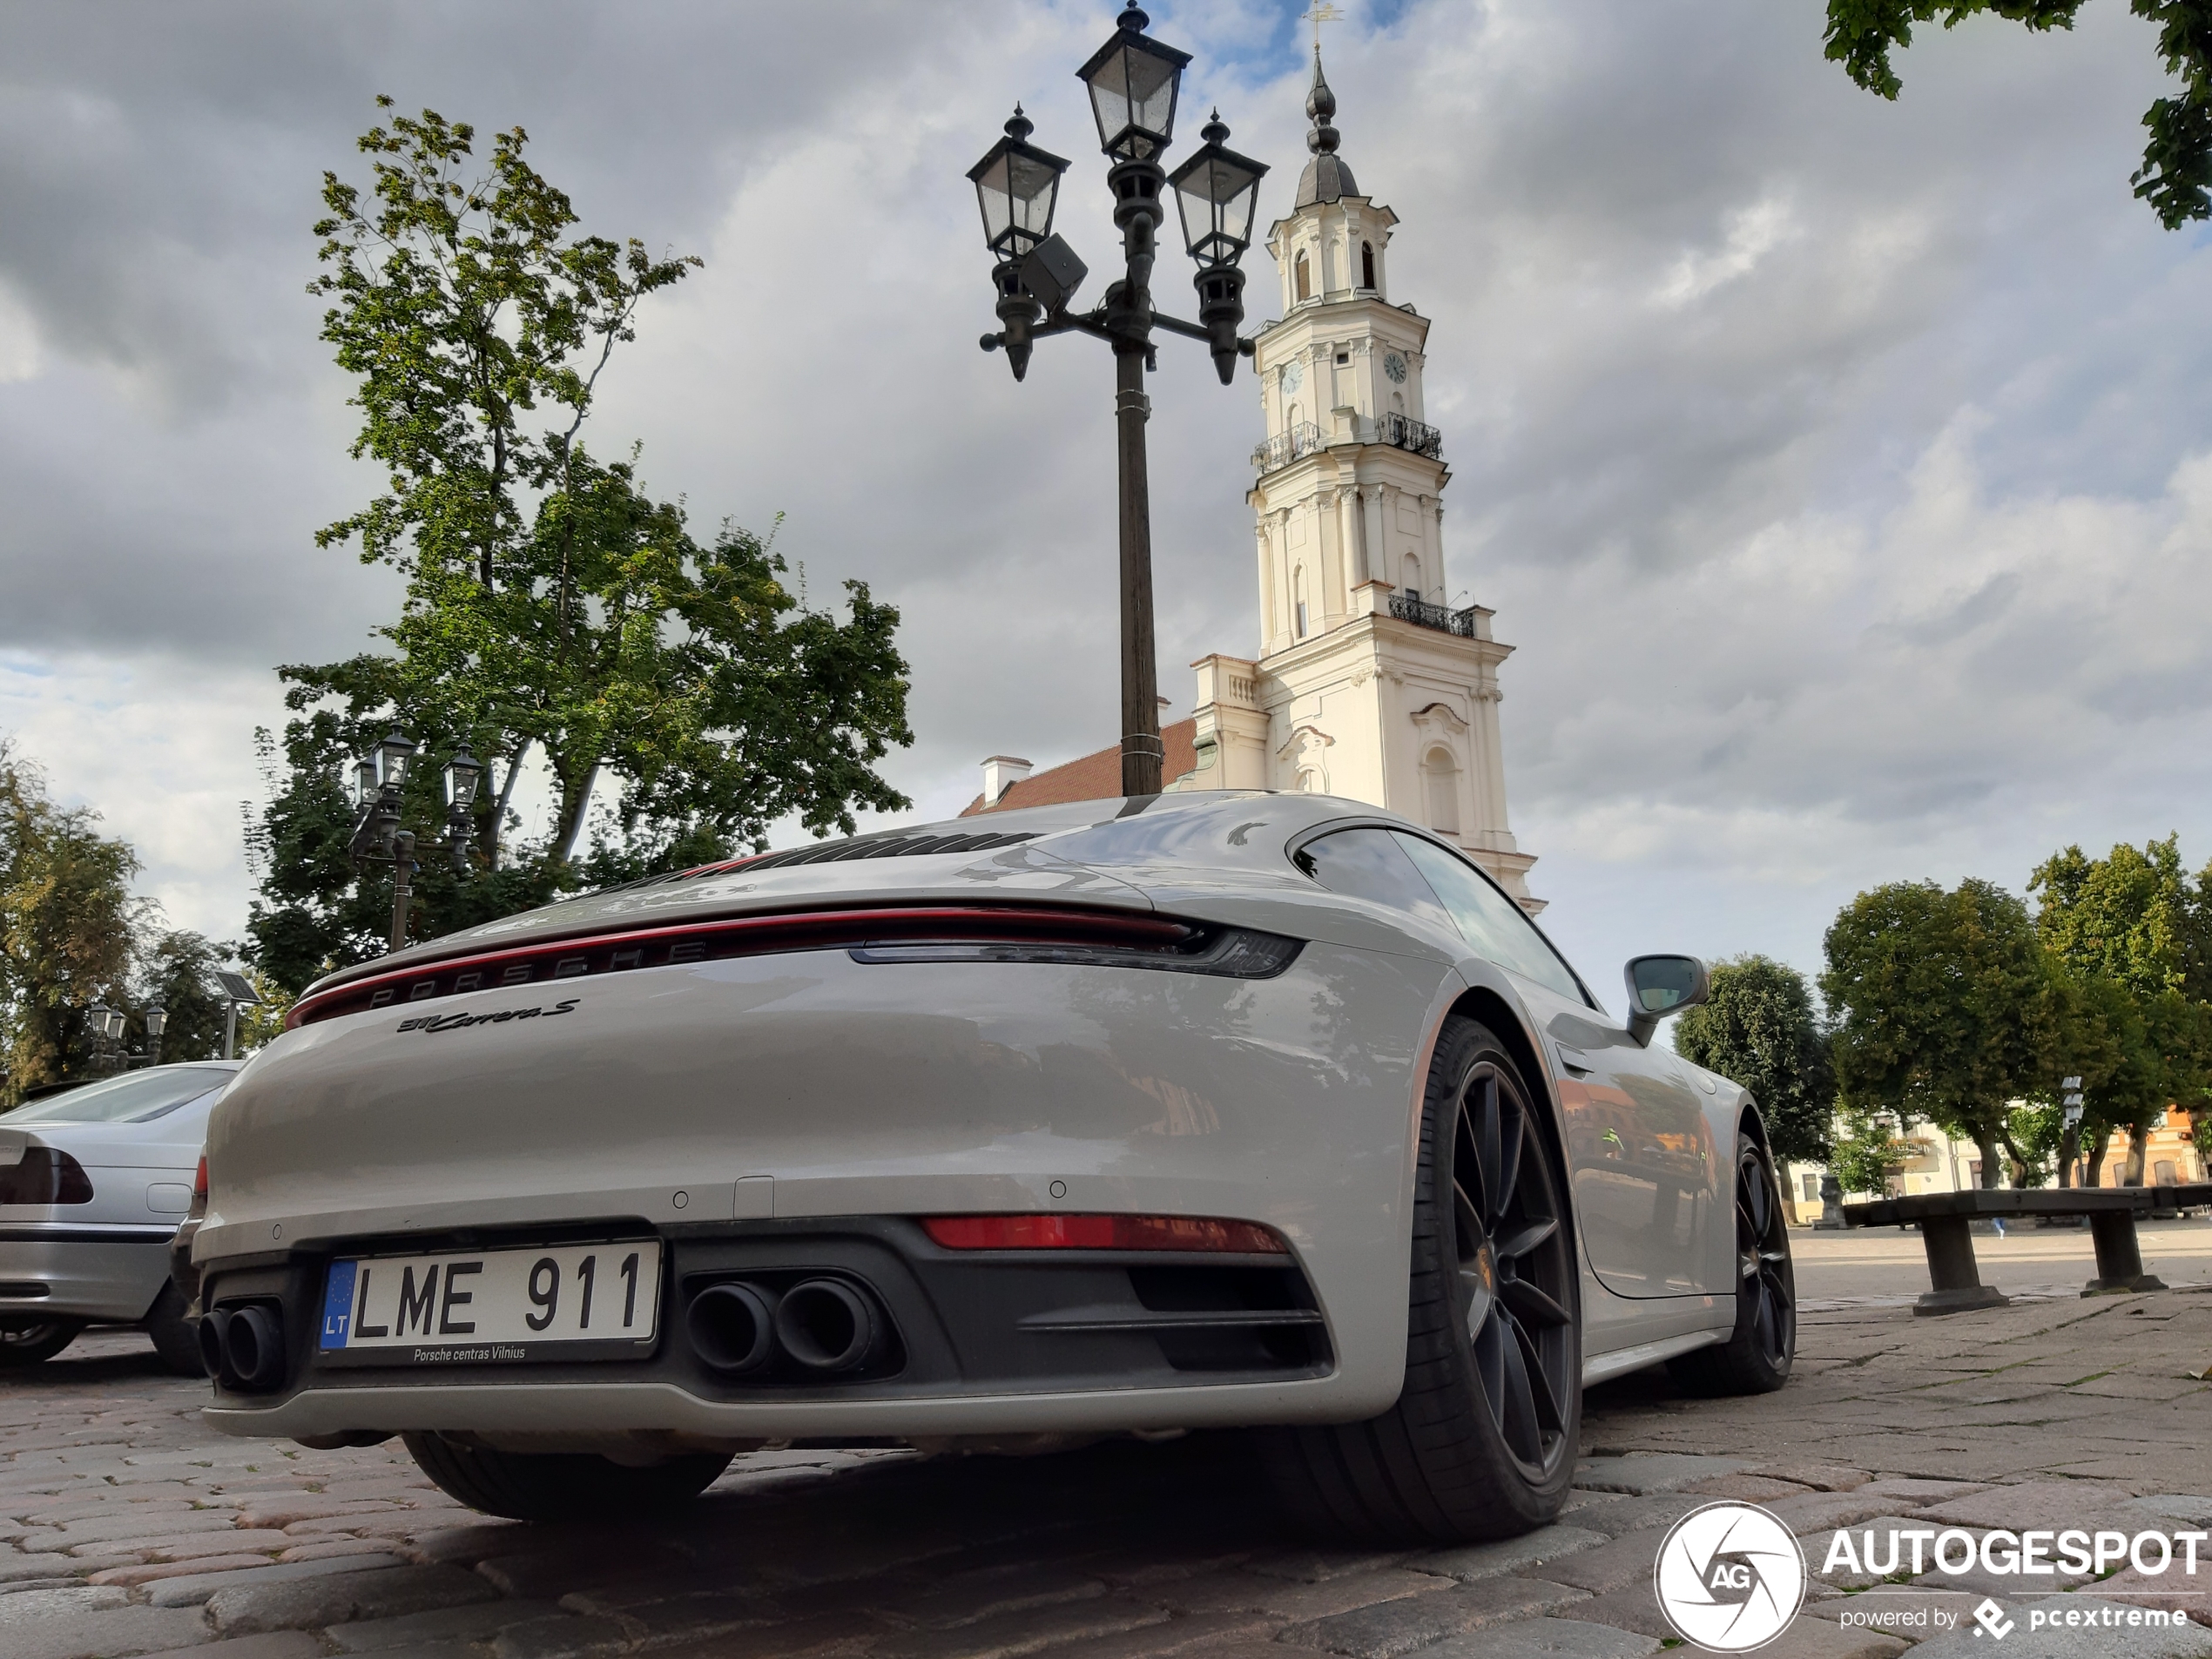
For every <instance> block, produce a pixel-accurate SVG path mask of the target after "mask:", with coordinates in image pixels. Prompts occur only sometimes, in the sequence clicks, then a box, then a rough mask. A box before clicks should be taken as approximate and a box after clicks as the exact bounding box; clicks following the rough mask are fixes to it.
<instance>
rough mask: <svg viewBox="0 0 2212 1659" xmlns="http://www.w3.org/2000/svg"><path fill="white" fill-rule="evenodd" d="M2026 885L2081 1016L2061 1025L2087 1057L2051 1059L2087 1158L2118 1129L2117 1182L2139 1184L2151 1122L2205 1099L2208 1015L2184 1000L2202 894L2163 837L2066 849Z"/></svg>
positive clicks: (2210, 1053) (2198, 947) (2198, 959)
mask: <svg viewBox="0 0 2212 1659" xmlns="http://www.w3.org/2000/svg"><path fill="white" fill-rule="evenodd" d="M2028 889H2029V891H2030V892H2032V893H2034V894H2037V896H2038V898H2039V900H2040V909H2039V911H2038V912H2037V915H2036V928H2037V932H2038V934H2040V937H2041V939H2042V941H2043V944H2044V948H2046V949H2047V950H2048V951H2049V952H2050V954H2051V955H2052V956H2053V957H2054V959H2055V960H2056V961H2058V962H2060V964H2062V965H2063V968H2064V969H2065V972H2066V974H2067V977H2068V979H2069V980H2071V981H2073V983H2074V986H2075V987H2076V992H2075V995H2076V999H2077V1001H2078V1002H2079V1003H2080V1004H2081V1005H2082V1006H2083V1007H2084V1008H2086V1009H2087V1014H2088V1016H2089V1017H2088V1018H2087V1019H2077V1020H2076V1021H2073V1022H2068V1023H2067V1027H2066V1028H2065V1035H2066V1039H2067V1041H2068V1042H2071V1043H2073V1044H2074V1045H2075V1046H2079V1047H2081V1048H2083V1049H2086V1050H2087V1053H2086V1055H2084V1057H2083V1060H2082V1062H2081V1063H2076V1061H2075V1060H2074V1057H2073V1056H2072V1055H2071V1054H2070V1053H2063V1052H2062V1053H2061V1054H2060V1062H2061V1063H2062V1065H2063V1066H2064V1068H2065V1069H2067V1070H2068V1071H2070V1072H2073V1073H2074V1074H2075V1075H2078V1076H2080V1078H2081V1079H2082V1093H2083V1095H2084V1096H2085V1097H2086V1099H2085V1115H2084V1119H2083V1127H2084V1129H2085V1130H2087V1132H2088V1133H2089V1134H2090V1135H2091V1136H2093V1137H2094V1143H2095V1145H2096V1152H2095V1154H2094V1155H2093V1162H2094V1163H2101V1162H2102V1150H2103V1147H2102V1140H2103V1137H2104V1136H2108V1135H2109V1134H2110V1132H2111V1131H2112V1130H2115V1129H2124V1130H2127V1131H2128V1167H2127V1170H2126V1173H2125V1175H2124V1177H2122V1178H2123V1179H2124V1180H2125V1181H2126V1182H2127V1184H2128V1185H2131V1186H2135V1185H2140V1184H2141V1182H2142V1178H2143V1150H2144V1146H2145V1143H2146V1142H2147V1141H2148V1137H2149V1135H2150V1130H2151V1128H2152V1126H2153V1124H2155V1123H2156V1122H2157V1121H2158V1120H2159V1118H2160V1116H2161V1114H2162V1113H2164V1112H2165V1111H2166V1109H2168V1107H2169V1106H2176V1105H2178V1106H2182V1107H2184V1108H2186V1109H2189V1110H2191V1111H2193V1112H2194V1111H2196V1110H2199V1109H2202V1107H2203V1106H2204V1105H2205V1104H2206V1103H2207V1101H2208V1098H2212V1009H2208V1008H2206V1006H2205V1005H2204V1004H2203V1003H2202V1001H2198V1000H2197V999H2196V997H2195V996H2194V995H2191V991H2192V987H2193V982H2195V981H2201V978H2202V943H2201V934H2202V917H2203V914H2204V908H2205V907H2204V903H2203V894H2202V891H2201V889H2200V887H2199V885H2198V884H2196V883H2194V882H2192V881H2191V880H2190V879H2189V877H2188V872H2187V871H2186V870H2185V869H2184V868H2183V867H2182V857H2181V850H2180V841H2179V838H2178V837H2176V836H2172V835H2169V836H2168V837H2167V838H2166V840H2162V841H2151V842H2148V843H2147V844H2146V845H2145V846H2141V847H2140V848H2138V847H2134V846H2127V845H2125V844H2122V845H2121V846H2115V847H2114V848H2113V849H2112V851H2111V852H2110V853H2107V854H2106V855H2105V856H2104V857H2103V858H2101V859H2092V858H2089V857H2087V856H2086V855H2085V854H2084V853H2082V851H2081V849H2080V847H2078V846H2069V847H2067V848H2066V849H2065V851H2063V852H2061V853H2054V854H2053V855H2052V856H2051V857H2050V858H2048V859H2047V860H2044V861H2043V862H2042V863H2041V864H2040V865H2038V866H2037V867H2036V869H2035V873H2034V874H2033V877H2032V878H2031V879H2030V880H2029V883H2028ZM2100 1131H2102V1135H2100ZM2060 1156H2061V1159H2062V1161H2063V1160H2064V1159H2066V1158H2067V1157H2070V1156H2071V1149H2070V1148H2064V1147H2062V1148H2061V1152H2060Z"/></svg>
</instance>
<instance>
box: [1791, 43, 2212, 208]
mask: <svg viewBox="0 0 2212 1659" xmlns="http://www.w3.org/2000/svg"><path fill="white" fill-rule="evenodd" d="M2080 10H2081V0H1828V32H1827V42H1828V45H1827V52H1828V57H1830V58H1831V60H1832V61H1834V62H1836V63H1839V64H1842V65H1843V66H1844V72H1845V73H1847V74H1848V75H1850V77H1851V79H1852V80H1854V81H1856V82H1858V84H1859V85H1861V86H1863V87H1865V89H1866V90H1867V91H1870V92H1878V93H1879V94H1881V96H1882V97H1884V98H1895V97H1897V95H1898V91H1899V89H1900V87H1901V85H1902V83H1901V82H1899V81H1898V78H1897V73H1896V71H1894V70H1893V69H1892V67H1891V65H1890V51H1891V49H1892V48H1893V47H1898V46H1909V45H1911V44H1912V25H1913V24H1925V23H1932V22H1933V21H1935V20H1936V19H1937V18H1939V17H1940V18H1941V19H1942V20H1943V26H1944V27H1945V28H1946V29H1952V28H1956V27H1957V26H1958V25H1959V24H1960V23H1962V22H1964V21H1965V20H1966V18H1968V17H1974V16H1976V15H1978V14H1979V13H1981V12H1985V11H1986V12H1991V13H1993V14H1994V15H1996V16H1997V17H2006V18H2010V19H2011V20H2012V21H2013V22H2014V23H2019V24H2026V25H2027V27H2028V28H2030V29H2033V30H2051V29H2071V28H2073V27H2074V14H2075V13H2076V12H2078V11H2080ZM2128 10H2131V11H2133V12H2134V14H2135V16H2137V17H2143V18H2147V19H2148V20H2149V21H2150V22H2152V23H2155V24H2157V25H2158V56H2159V58H2160V61H2161V63H2162V64H2164V65H2165V69H2166V72H2167V73H2168V75H2174V76H2178V77H2180V78H2181V82H2182V84H2181V87H2180V89H2179V91H2178V92H2177V93H2176V94H2175V96H2172V97H2168V98H2158V99H2156V100H2155V101H2154V102H2153V103H2152V105H2151V106H2150V108H2149V110H2148V111H2147V112H2146V113H2145V114H2144V116H2143V125H2144V127H2145V128H2146V129H2147V130H2148V132H2149V134H2150V138H2149V140H2148V143H2147V144H2146V145H2144V148H2143V165H2141V167H2139V168H2137V169H2136V170H2135V172H2134V174H2133V175H2131V176H2130V178H2129V180H2128V182H2129V183H2130V184H2132V185H2134V187H2135V194H2136V195H2137V196H2138V197H2139V198H2141V199H2142V200H2144V201H2147V202H2148V203H2149V204H2150V206H2151V210H2152V211H2153V212H2155V213H2156V214H2157V215H2158V219H2159V223H2161V225H2163V226H2166V228H2167V229H2168V230H2169V231H2170V230H2178V229H2179V228H2180V227H2181V226H2183V225H2186V224H2188V222H2189V221H2190V220H2191V219H2212V4H2207V3H2206V0H2128Z"/></svg>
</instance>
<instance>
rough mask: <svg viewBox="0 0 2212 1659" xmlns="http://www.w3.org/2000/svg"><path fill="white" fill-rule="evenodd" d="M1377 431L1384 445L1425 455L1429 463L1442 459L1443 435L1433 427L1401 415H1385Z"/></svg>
mask: <svg viewBox="0 0 2212 1659" xmlns="http://www.w3.org/2000/svg"><path fill="white" fill-rule="evenodd" d="M1377 429H1378V431H1379V435H1380V436H1381V438H1382V441H1383V442H1385V443H1388V444H1395V445H1396V446H1397V447H1398V448H1400V449H1411V450H1412V451H1413V453H1414V454H1415V455H1426V456H1427V457H1428V458H1429V459H1430V460H1431V461H1441V460H1443V459H1444V435H1443V434H1442V433H1441V432H1439V431H1438V430H1437V429H1436V428H1434V427H1433V426H1424V425H1422V424H1421V423H1420V421H1409V420H1407V419H1406V417H1405V416H1404V415H1384V416H1383V417H1382V419H1381V421H1379V422H1378V425H1377Z"/></svg>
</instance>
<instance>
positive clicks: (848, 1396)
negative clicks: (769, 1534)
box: [206, 1217, 1396, 1444]
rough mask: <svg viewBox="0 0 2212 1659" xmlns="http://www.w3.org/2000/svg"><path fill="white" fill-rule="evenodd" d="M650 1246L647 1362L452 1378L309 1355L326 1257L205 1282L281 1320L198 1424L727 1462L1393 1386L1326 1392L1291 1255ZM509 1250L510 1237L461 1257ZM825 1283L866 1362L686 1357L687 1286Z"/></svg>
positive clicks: (698, 1233)
mask: <svg viewBox="0 0 2212 1659" xmlns="http://www.w3.org/2000/svg"><path fill="white" fill-rule="evenodd" d="M628 1231H631V1233H632V1235H633V1236H636V1235H637V1234H639V1233H642V1231H644V1230H643V1229H637V1228H632V1229H630V1230H628ZM662 1237H663V1242H664V1247H665V1249H664V1259H665V1262H666V1266H665V1268H664V1276H663V1282H662V1285H661V1302H660V1308H661V1316H660V1320H659V1329H658V1339H657V1341H656V1344H655V1346H654V1350H653V1352H651V1354H650V1355H647V1356H644V1357H640V1358H625V1359H611V1360H601V1361H561V1360H557V1359H556V1360H541V1361H534V1362H529V1363H525V1364H519V1365H516V1364H509V1365H499V1364H493V1363H484V1362H478V1363H473V1364H454V1363H451V1362H450V1360H449V1359H448V1357H447V1355H446V1354H445V1353H443V1352H439V1351H437V1350H434V1349H428V1348H425V1349H420V1350H401V1351H397V1352H394V1351H390V1350H386V1351H383V1352H381V1354H379V1356H378V1358H379V1359H381V1360H383V1361H384V1363H378V1364H373V1365H367V1366H364V1365H362V1364H360V1363H358V1361H359V1359H360V1356H358V1355H352V1354H342V1353H341V1354H326V1353H323V1352H320V1350H319V1349H318V1348H317V1346H316V1345H315V1342H316V1337H317V1335H318V1332H319V1326H320V1320H319V1314H320V1305H321V1291H322V1285H323V1266H322V1261H321V1259H318V1260H315V1261H295V1262H293V1263H291V1264H287V1265H286V1266H284V1267H281V1268H278V1267H270V1268H264V1269H258V1270H257V1269H245V1270H240V1271H226V1272H219V1273H213V1274H211V1275H209V1276H208V1278H207V1280H206V1295H207V1298H208V1302H209V1305H210V1306H211V1307H213V1308H216V1309H223V1308H237V1307H240V1306H243V1305H249V1304H251V1303H254V1302H259V1303H260V1304H261V1305H264V1306H266V1305H269V1304H271V1303H277V1304H280V1305H281V1306H282V1308H283V1312H284V1318H285V1327H286V1332H287V1342H286V1348H287V1355H288V1365H287V1391H288V1392H287V1393H285V1394H284V1395H282V1396H281V1397H274V1398H273V1397H266V1396H265V1397H260V1398H256V1397H254V1396H252V1395H247V1394H244V1393H237V1392H233V1391H230V1390H227V1389H219V1391H218V1395H217V1400H216V1404H215V1406H214V1407H213V1409H212V1410H211V1412H210V1413H209V1420H210V1421H211V1422H212V1423H213V1424H214V1425H215V1426H217V1427H218V1428H220V1429H223V1430H225V1431H226V1432H229V1433H239V1434H260V1435H287V1434H290V1435H321V1434H332V1433H366V1432H380V1433H381V1432H390V1431H395V1430H403V1429H416V1428H435V1429H442V1430H446V1431H448V1432H461V1433H478V1434H490V1435H500V1434H521V1435H543V1434H557V1435H563V1436H567V1437H576V1436H579V1435H582V1436H599V1437H604V1438H605V1439H606V1440H609V1441H610V1442H615V1441H620V1440H624V1439H627V1438H631V1437H635V1436H639V1435H644V1436H655V1435H659V1436H668V1435H675V1436H678V1437H681V1438H683V1439H685V1440H690V1441H698V1440H705V1441H708V1442H718V1443H725V1444H734V1443H738V1442H741V1441H747V1440H760V1439H787V1438H793V1437H806V1436H831V1437H867V1438H874V1437H880V1436H894V1437H895V1436H904V1437H913V1436H930V1435H938V1434H973V1433H993V1434H998V1433H1038V1432H1050V1433H1057V1432H1070V1431H1090V1432H1096V1431H1102V1430H1109V1429H1143V1428H1178V1427H1196V1426H1214V1425H1220V1424H1231V1423H1251V1422H1279V1421H1286V1420H1289V1421H1304V1420H1338V1419H1343V1418H1346V1417H1356V1416H1360V1415H1366V1414H1372V1412H1373V1411H1376V1410H1380V1409H1382V1408H1383V1407H1384V1406H1387V1405H1388V1404H1389V1402H1390V1399H1392V1398H1394V1397H1395V1393H1396V1384H1395V1381H1394V1379H1393V1381H1392V1382H1391V1383H1390V1385H1389V1386H1387V1388H1386V1389H1383V1390H1381V1391H1380V1393H1381V1396H1382V1397H1381V1398H1380V1399H1367V1398H1366V1396H1367V1395H1368V1394H1371V1393H1377V1392H1378V1389H1377V1385H1376V1384H1375V1382H1374V1381H1373V1380H1372V1379H1360V1378H1357V1377H1354V1378H1350V1379H1347V1378H1346V1377H1345V1375H1344V1374H1343V1373H1342V1372H1341V1371H1340V1369H1339V1366H1337V1364H1336V1363H1335V1359H1334V1355H1333V1353H1332V1347H1331V1343H1330V1338H1329V1333H1328V1331H1327V1329H1326V1325H1325V1321H1324V1319H1323V1316H1322V1315H1321V1313H1320V1312H1319V1310H1318V1306H1317V1305H1316V1300H1315V1298H1314V1294H1313V1290H1312V1282H1311V1280H1310V1279H1309V1278H1308V1277H1307V1275H1306V1274H1305V1271H1304V1269H1303V1268H1302V1267H1301V1266H1299V1265H1298V1263H1297V1261H1296V1260H1295V1258H1291V1257H1290V1256H1287V1255H1264V1254H1251V1255H1226V1254H1223V1255H1210V1254H1204V1253H1199V1252H1169V1251H1160V1252H1150V1251H1129V1252H1118V1251H950V1250H946V1249H943V1248H941V1247H939V1246H938V1245H936V1244H934V1243H932V1242H931V1241H930V1239H929V1238H928V1237H927V1234H926V1233H924V1232H923V1231H922V1229H921V1227H920V1226H919V1225H918V1224H915V1223H914V1222H913V1221H911V1220H908V1219H906V1218H904V1217H846V1218H842V1219H840V1220H838V1221H834V1222H822V1221H808V1222H803V1223H780V1224H779V1223H777V1222H773V1221H766V1222H759V1223H752V1224H738V1225H735V1226H727V1225H725V1226H718V1227H711V1228H701V1227H692V1228H688V1229H683V1230H665V1231H664V1232H663V1235H662ZM509 1242H521V1241H519V1240H516V1241H508V1240H502V1239H499V1238H482V1240H481V1243H480V1244H478V1245H477V1246H475V1247H478V1248H483V1249H496V1248H499V1247H500V1246H501V1245H502V1244H505V1243H509ZM368 1247H369V1248H372V1249H373V1248H374V1244H373V1242H372V1243H369V1244H368ZM407 1247H408V1248H409V1249H411V1250H420V1249H421V1248H423V1247H424V1241H422V1240H421V1239H419V1238H416V1239H409V1240H408V1241H407ZM823 1277H829V1278H836V1279H839V1280H840V1281H842V1282H844V1283H845V1284H846V1285H852V1286H854V1287H856V1288H857V1289H858V1290H859V1291H860V1292H861V1293H862V1294H863V1295H865V1296H866V1297H867V1298H870V1299H871V1300H872V1301H873V1305H875V1306H876V1307H877V1309H878V1310H879V1311H880V1313H881V1314H882V1315H883V1316H884V1318H885V1323H886V1326H887V1334H886V1340H885V1341H884V1343H883V1345H882V1346H881V1349H880V1354H879V1356H878V1357H877V1358H876V1359H873V1360H872V1361H871V1362H869V1363H867V1364H865V1365H862V1366H858V1367H856V1368H855V1369H854V1370H853V1372H849V1373H842V1374H824V1373H820V1372H813V1373H810V1372H806V1370H805V1369H804V1367H802V1366H799V1365H798V1364H797V1363H796V1362H794V1361H792V1360H790V1359H788V1358H787V1357H786V1356H783V1355H780V1354H779V1356H778V1357H777V1358H776V1359H773V1360H772V1361H771V1362H769V1363H767V1364H765V1365H764V1366H761V1367H760V1368H759V1370H757V1371H755V1372H747V1373H744V1374H732V1373H731V1372H723V1371H717V1370H716V1369H715V1368H714V1367H713V1366H710V1365H709V1364H708V1363H706V1361H705V1359H702V1358H701V1357H700V1356H699V1354H698V1353H697V1352H694V1350H693V1348H692V1345H691V1341H690V1339H689V1336H688V1333H687V1325H686V1320H685V1314H686V1312H687V1310H688V1309H689V1307H690V1306H691V1302H692V1300H693V1299H694V1298H696V1297H698V1295H699V1294H700V1293H701V1292H702V1291H705V1290H707V1289H709V1288H711V1286H714V1285H725V1284H732V1283H737V1284H745V1285H752V1286H755V1287H758V1288H759V1289H761V1290H764V1291H765V1292H766V1294H767V1296H768V1297H769V1298H771V1299H772V1298H774V1297H775V1296H777V1295H778V1294H779V1291H780V1290H782V1289H785V1288H788V1286H789V1285H792V1284H793V1283H797V1282H800V1281H804V1280H806V1279H810V1278H823ZM428 1366H435V1380H433V1379H432V1377H431V1376H430V1375H428V1374H426V1367H428Z"/></svg>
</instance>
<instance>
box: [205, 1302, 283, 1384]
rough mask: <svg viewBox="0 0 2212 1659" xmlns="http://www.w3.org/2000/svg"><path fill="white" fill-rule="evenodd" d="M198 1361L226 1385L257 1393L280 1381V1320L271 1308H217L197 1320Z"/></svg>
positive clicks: (210, 1374) (281, 1340)
mask: <svg viewBox="0 0 2212 1659" xmlns="http://www.w3.org/2000/svg"><path fill="white" fill-rule="evenodd" d="M199 1363H200V1365H201V1366H202V1367H203V1368H204V1369H205V1370H206V1372H207V1374H208V1375H209V1376H210V1377H212V1378H213V1379H215V1380H216V1381H218V1382H219V1383H221V1384H223V1385H224V1386H226V1387H228V1388H236V1389H239V1390H240V1391H241V1392H245V1393H260V1392H264V1391H266V1390H268V1389H271V1388H274V1387H275V1386H277V1385H278V1384H279V1383H280V1382H282V1381H283V1380H284V1320H283V1318H282V1317H281V1316H280V1315H279V1314H278V1313H277V1312H276V1311H275V1310H274V1309H273V1308H265V1307H242V1308H217V1309H215V1310H214V1312H212V1313H208V1314H206V1315H204V1316H203V1317H202V1318H201V1319H200V1321H199Z"/></svg>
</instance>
